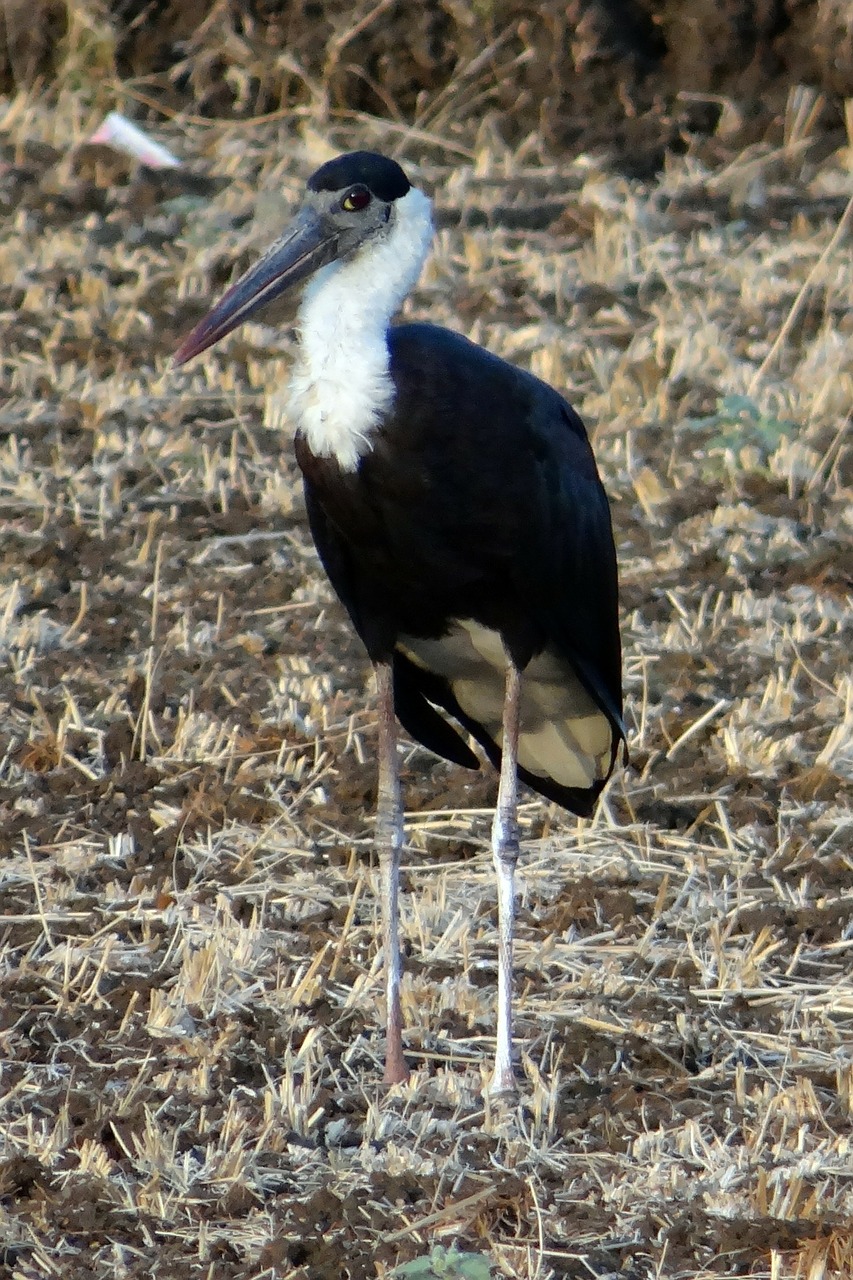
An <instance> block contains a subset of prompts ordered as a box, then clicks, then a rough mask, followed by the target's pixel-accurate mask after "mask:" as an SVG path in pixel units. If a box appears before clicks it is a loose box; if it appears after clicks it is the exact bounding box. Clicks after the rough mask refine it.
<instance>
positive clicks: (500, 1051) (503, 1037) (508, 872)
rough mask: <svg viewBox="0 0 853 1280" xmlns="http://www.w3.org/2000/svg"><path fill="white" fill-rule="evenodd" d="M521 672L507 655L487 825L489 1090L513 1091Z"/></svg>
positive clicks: (499, 1091)
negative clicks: (493, 1030)
mask: <svg viewBox="0 0 853 1280" xmlns="http://www.w3.org/2000/svg"><path fill="white" fill-rule="evenodd" d="M520 711H521V672H520V671H519V670H518V668H517V667H516V665H515V663H514V662H513V661H512V659H511V658H510V657H509V656H507V670H506V693H505V696H504V711H503V745H502V752H503V754H502V757H501V777H500V784H499V786H498V803H497V807H496V808H495V819H494V823H493V824H492V857H493V859H494V863H495V871H496V872H497V877H498V1028H497V1031H498V1034H497V1045H496V1048H495V1069H494V1072H493V1074H492V1080H491V1084H490V1085H489V1092H490V1093H512V1092H514V1091H515V1072H514V1071H513V1067H512V937H513V929H514V925H515V864H516V863H517V862H518V852H519V845H518V816H517V809H518V770H517V766H518V722H519V714H520Z"/></svg>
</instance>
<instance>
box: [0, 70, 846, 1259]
mask: <svg viewBox="0 0 853 1280" xmlns="http://www.w3.org/2000/svg"><path fill="white" fill-rule="evenodd" d="M72 104H73V100H70V99H69V100H68V101H67V102H66V103H65V110H64V111H59V112H56V111H54V112H48V111H46V110H44V109H42V108H40V107H39V106H38V105H36V104H35V103H34V102H33V101H32V100H30V99H24V98H19V99H16V100H15V101H13V102H11V103H10V104H7V106H6V108H5V110H6V117H5V121H4V124H5V130H6V137H7V141H6V142H5V143H4V144H3V146H2V152H1V153H0V216H2V237H0V290H2V291H0V310H2V324H3V342H2V349H0V383H2V388H3V392H4V399H3V404H2V407H0V432H2V440H0V519H2V540H0V574H1V575H2V578H1V579H0V581H1V582H2V597H0V650H2V670H0V761H2V772H0V832H2V835H0V839H2V847H3V860H2V863H0V895H2V919H0V928H2V955H0V963H2V971H0V982H2V1006H0V1037H1V1038H0V1067H1V1068H2V1096H0V1274H4V1273H5V1274H7V1275H9V1276H10V1277H12V1276H14V1277H21V1278H22V1280H23V1278H24V1277H27V1278H29V1277H36V1276H38V1277H42V1276H56V1277H62V1278H63V1280H78V1278H82V1277H84V1276H85V1277H92V1278H95V1280H101V1278H104V1280H106V1278H107V1277H110V1278H111V1277H128V1278H133V1280H135V1278H136V1277H143V1276H151V1275H156V1276H158V1277H169V1278H170V1280H190V1277H193V1278H195V1277H205V1278H208V1280H229V1278H231V1277H250V1276H252V1277H254V1276H257V1277H261V1276H265V1277H278V1276H281V1277H284V1276H287V1277H306V1278H307V1277H311V1278H312V1280H322V1278H324V1277H329V1278H330V1280H331V1278H332V1277H335V1278H337V1277H340V1276H342V1275H343V1276H349V1277H352V1278H361V1277H364V1278H365V1280H366V1278H367V1277H374V1276H377V1275H378V1276H382V1275H388V1274H389V1272H390V1270H391V1268H392V1267H393V1266H394V1265H396V1264H397V1263H399V1262H401V1261H405V1260H408V1259H412V1258H414V1257H415V1256H417V1255H419V1254H423V1253H426V1252H428V1251H429V1249H430V1248H431V1247H432V1246H433V1245H434V1244H435V1243H442V1244H450V1243H452V1242H456V1243H458V1244H459V1246H460V1247H462V1248H464V1249H467V1250H471V1251H474V1252H480V1253H482V1254H484V1255H488V1256H489V1257H490V1258H491V1260H492V1262H493V1264H494V1266H495V1268H496V1270H497V1272H498V1273H499V1274H503V1275H506V1276H514V1277H519V1278H522V1277H523V1278H525V1280H532V1278H533V1277H536V1278H537V1280H540V1278H542V1280H544V1278H545V1277H550V1276H555V1277H562V1276H565V1277H588V1276H597V1277H601V1278H603V1277H608V1276H620V1277H624V1278H625V1280H628V1278H632V1280H650V1278H651V1277H653V1276H654V1277H659V1276H660V1277H691V1278H693V1277H696V1278H701V1277H710V1276H722V1275H744V1276H752V1277H768V1278H769V1277H773V1278H774V1280H781V1278H783V1277H802V1278H803V1280H823V1278H824V1277H827V1278H828V1277H844V1276H848V1277H849V1275H850V1274H851V1272H853V1233H852V1232H851V1226H850V1223H851V1219H853V1162H851V1138H853V1126H851V1107H853V1039H851V1022H853V980H851V976H850V968H851V964H850V952H851V947H853V931H851V915H853V894H852V893H851V848H852V847H853V806H851V776H852V775H853V682H851V669H850V652H851V648H853V635H851V631H852V630H853V627H852V626H851V610H850V585H851V584H850V579H851V558H850V554H851V553H850V545H851V542H850V538H851V511H853V506H852V505H851V498H853V459H851V450H850V439H849V419H850V411H851V405H853V355H851V351H852V350H853V347H851V336H852V335H851V327H852V322H851V312H850V297H851V290H852V289H853V255H852V254H851V238H850V234H849V232H850V218H851V214H850V205H849V197H850V189H851V152H850V149H849V142H848V144H847V145H846V147H845V146H841V145H840V144H841V142H842V141H843V140H842V139H840V138H839V139H838V140H837V141H838V143H839V146H835V145H833V146H832V147H830V148H827V147H826V146H823V145H821V146H818V145H814V144H815V142H816V139H815V137H814V136H813V134H812V132H811V128H812V125H813V123H814V119H815V116H814V113H813V111H812V110H811V107H812V106H813V105H814V99H813V98H810V97H809V95H808V94H805V95H804V94H802V93H799V94H797V93H794V94H792V97H791V100H790V103H789V110H788V114H787V117H786V121H785V125H784V131H781V132H780V137H779V141H778V145H773V146H771V145H770V144H766V145H756V146H754V147H751V148H750V149H749V150H747V151H742V152H726V149H725V148H724V147H722V146H720V145H717V143H716V142H712V143H711V144H708V145H707V146H700V145H699V144H696V145H695V146H691V147H688V149H687V152H686V154H685V155H683V156H681V157H680V158H678V159H672V160H670V161H668V163H667V165H666V167H665V168H664V170H663V171H662V172H661V173H660V175H659V176H658V177H656V178H654V179H650V180H649V181H644V182H641V181H630V180H628V179H626V178H625V177H622V176H619V174H618V172H617V171H616V170H615V169H613V168H611V167H610V166H609V163H608V162H607V161H606V160H600V159H596V157H595V155H586V156H583V157H581V158H580V159H579V160H577V161H571V160H570V159H566V161H565V162H564V163H562V164H537V165H535V166H533V165H529V164H527V165H526V162H525V161H524V160H523V158H521V159H519V157H518V156H514V155H513V154H512V153H510V152H507V151H505V150H503V149H502V148H501V145H500V143H499V142H498V141H497V140H496V139H495V137H491V140H488V139H486V140H484V141H482V142H481V143H480V144H478V146H477V147H476V148H475V151H476V154H475V155H474V160H473V163H471V164H467V163H458V164H457V163H453V164H450V163H446V164H440V163H438V162H437V160H436V150H435V149H434V148H430V147H429V146H428V145H427V144H423V145H421V144H420V143H419V142H418V141H417V137H416V136H415V135H412V136H411V137H410V138H409V139H408V141H407V142H406V145H405V146H401V145H400V135H399V134H394V135H389V134H388V133H383V132H382V127H381V126H379V125H378V124H377V125H376V126H375V130H374V131H371V128H368V127H366V126H365V128H363V129H359V130H358V131H355V130H350V131H347V130H346V129H345V128H344V127H342V126H336V127H334V128H331V129H329V130H328V133H327V138H326V140H324V141H323V142H320V141H319V139H318V135H316V134H314V133H312V132H310V131H309V130H305V131H304V132H300V133H296V132H294V131H292V130H291V128H290V126H288V125H286V124H283V123H281V122H273V123H271V124H267V125H257V126H255V127H252V128H249V127H247V126H236V127H231V128H229V127H224V126H208V127H201V126H197V127H187V128H186V129H185V130H183V131H178V130H177V129H176V128H174V129H172V130H169V129H166V130H164V131H163V136H164V140H165V141H168V142H169V143H170V144H171V145H173V146H174V147H175V148H176V149H178V150H179V151H180V152H181V153H182V154H183V155H185V156H186V157H187V158H188V160H189V162H190V163H189V167H188V170H187V171H186V172H184V171H181V172H179V173H177V174H175V175H171V176H167V177H152V176H145V175H144V174H142V173H138V172H136V171H134V170H132V169H130V168H129V167H128V166H125V165H124V164H123V162H121V161H116V160H115V158H113V157H112V156H111V155H110V153H108V152H105V151H101V150H98V149H91V148H90V149H88V150H86V149H84V150H82V151H72V152H70V153H69V152H68V151H67V148H68V147H69V146H70V145H71V144H72V143H75V142H76V141H79V138H80V137H82V136H85V134H86V133H87V132H88V131H89V129H90V127H94V125H95V124H96V123H97V119H96V118H95V116H94V114H93V115H92V118H91V119H89V118H88V117H86V115H85V112H82V109H81V110H80V111H78V114H77V115H75V114H74V110H73V109H72ZM395 139H396V141H395ZM352 145H374V146H376V145H381V146H385V147H388V148H391V147H393V148H394V149H395V150H396V153H397V154H398V155H399V156H400V158H401V159H405V161H406V162H407V164H409V166H410V167H411V168H412V170H413V171H414V172H416V173H417V176H418V177H419V179H420V180H421V181H422V182H423V183H424V184H425V185H427V186H428V187H429V188H430V189H432V190H433V191H434V192H435V194H436V197H437V202H438V206H439V210H440V215H441V224H442V229H441V231H440V233H439V235H438V238H437V243H436V249H435V253H434V256H433V259H432V261H431V263H430V265H429V267H428V269H427V271H426V273H425V275H424V278H423V279H422V281H421V283H420V285H419V286H418V288H417V290H416V291H415V293H414V295H413V297H412V298H411V299H410V301H409V303H408V304H407V314H411V315H418V316H427V315H428V316H429V317H430V318H431V319H433V320H436V321H438V322H439V323H445V324H448V325H450V326H452V327H455V328H459V329H461V330H462V331H464V332H466V333H468V334H469V335H471V336H472V337H474V338H475V339H476V340H478V341H480V342H482V343H484V344H485V345H487V346H489V347H490V348H491V349H493V350H495V351H497V352H498V353H500V354H501V355H503V356H505V357H507V358H509V359H512V360H515V361H517V362H519V363H521V364H523V365H525V366H527V367H530V368H532V369H533V370H534V371H535V372H536V373H538V374H540V375H542V376H543V377H545V378H546V379H548V380H549V381H551V382H553V383H554V384H555V385H557V386H559V387H565V388H567V389H569V390H570V394H571V397H572V399H573V401H574V403H575V404H576V405H577V406H578V408H579V409H580V410H581V412H582V413H583V415H584V417H585V418H586V420H587V422H588V423H589V425H590V427H591V430H592V432H593V435H594V440H595V447H596V452H597V456H598V459H599V463H600V467H601V470H602V473H603V476H604V478H605V482H606V485H607V488H608V491H609V493H610V495H611V497H612V502H613V510H614V518H615V524H616V533H617V540H618V544H619V549H620V562H621V569H622V598H623V636H624V644H625V672H626V691H627V716H628V723H629V736H630V742H631V753H632V765H631V766H630V768H628V769H626V770H624V771H620V772H619V773H618V774H617V776H616V777H615V779H614V780H613V782H612V784H611V785H610V787H609V789H608V791H607V793H606V796H605V798H604V801H603V803H602V804H601V806H600V809H599V811H598V813H597V815H596V817H595V819H594V820H592V821H590V822H587V823H578V822H575V821H573V820H571V819H570V818H569V817H568V815H566V814H564V813H562V812H560V811H559V810H557V809H556V808H555V807H550V806H547V805H545V804H544V803H541V802H539V801H536V800H533V799H530V798H528V799H527V802H526V803H525V805H524V808H523V836H524V843H525V856H524V864H523V873H522V876H521V904H520V912H521V919H520V924H519V930H518V934H519V938H518V950H517V981H518V999H517V1008H518V1032H519V1039H520V1043H521V1046H522V1049H523V1076H524V1080H523V1086H522V1090H521V1097H520V1101H519V1103H518V1105H517V1106H512V1107H509V1108H497V1107H495V1106H491V1105H489V1103H488V1102H484V1100H483V1097H482V1094H481V1087H482V1084H483V1082H484V1080H485V1078H486V1069H487V1067H488V1059H489V1054H490V1052H491V1050H492V1046H493V1019H494V1006H495V977H496V964H495V888H494V884H493V878H492V871H491V865H490V859H489V854H488V846H487V838H488V818H489V805H490V804H491V802H492V800H493V797H494V783H493V779H492V777H491V776H490V775H489V774H487V773H486V772H485V771H483V772H482V773H481V774H479V775H471V774H466V773H464V772H463V771H460V770H457V769H454V768H452V767H450V766H447V765H445V764H443V763H440V762H437V761H436V760H434V759H433V758H432V757H431V756H429V755H428V754H427V753H426V752H424V751H422V750H420V749H419V748H415V747H411V748H409V749H408V750H407V751H406V764H405V783H406V795H407V803H408V807H409V812H408V816H407V836H408V844H407V851H406V859H405V863H406V865H405V876H404V879H405V890H406V892H405V895H404V901H403V933H404V941H405V949H406V953H407V956H406V966H407V979H406V987H405V996H404V1000H405V1016H406V1024H407V1031H406V1045H407V1050H408V1052H409V1054H410V1059H411V1062H412V1064H413V1067H414V1074H413V1077H412V1080H411V1083H410V1084H409V1085H408V1086H406V1087H400V1088H395V1089H394V1090H392V1091H390V1092H386V1091H385V1090H383V1089H382V1088H381V1087H380V1085H379V1080H380V1077H381V1055H382V1049H383V1045H382V1039H381V1036H380V1035H379V1032H378V1028H379V1026H380V1022H381V985H380V977H379V971H378V962H377V954H376V937H377V916H378V909H377V904H376V889H377V870H376V865H375V861H374V858H373V855H372V849H371V834H370V833H371V817H370V816H371V811H372V808H373V804H374V786H375V783H374V768H373V754H374V742H375V724H374V707H373V695H372V692H371V690H370V687H369V680H368V669H367V664H366V662H365V659H364V656H363V654H362V653H361V651H360V649H359V647H358V645H357V644H356V642H355V641H354V640H353V639H352V636H351V634H350V632H349V629H348V627H347V625H346V623H345V619H344V617H343V614H342V611H341V610H340V608H339V607H338V605H337V604H336V603H335V602H334V601H333V599H332V597H331V594H330V591H329V588H328V587H327V585H326V584H325V582H324V579H323V577H322V574H321V572H320V570H319V567H318V564H317V560H316V557H315V555H314V552H313V549H312V547H311V544H310V538H309V535H308V532H307V528H306V524H305V519H304V513H303V507H302V500H301V495H300V488H299V483H298V477H297V474H296V470H295V466H294V462H293V459H292V454H291V448H290V440H289V430H290V428H289V423H288V421H287V418H286V413H285V410H284V399H283V395H282V392H283V388H284V386H285V383H286V379H287V371H288V367H289V362H290V358H291V355H292V350H293V334H292V330H291V329H290V328H289V327H288V325H287V323H286V322H285V323H284V324H283V327H282V328H281V329H275V330H274V329H271V328H268V327H263V326H259V325H254V326H250V327H247V328H246V329H245V330H243V331H242V332H241V333H239V334H237V335H235V336H234V337H233V338H232V339H230V340H229V342H228V343H225V344H223V345H222V346H221V347H220V348H217V349H216V350H215V351H213V352H212V353H210V354H209V355H207V356H205V357H204V358H203V359H202V360H200V361H198V362H196V363H195V364H193V365H192V366H191V367H190V368H189V369H188V370H187V371H185V372H184V371H182V372H180V373H178V372H175V371H173V370H172V369H171V368H170V366H169V355H170V353H171V351H172V350H173V349H174V347H175V345H176V342H177V339H178V338H179V336H180V335H181V334H183V333H184V332H185V331H186V330H187V329H188V328H189V327H190V326H191V325H192V323H193V322H194V321H195V319H197V318H198V316H199V315H200V314H201V312H202V310H203V309H205V307H206V305H207V303H208V302H209V300H210V299H211V297H212V296H213V295H214V294H215V293H216V292H217V291H218V290H220V289H221V288H222V286H223V284H224V282H225V281H226V280H227V279H228V278H229V276H230V274H231V271H232V268H233V267H234V266H235V264H236V265H237V266H244V265H245V264H246V263H247V262H248V261H249V259H250V256H251V255H252V253H254V252H255V251H256V249H257V247H258V246H259V245H261V244H262V243H264V241H265V240H266V239H268V238H269V237H270V236H271V235H272V234H273V233H274V232H275V230H276V229H277V228H279V227H280V226H281V224H282V221H283V219H284V218H285V216H286V212H287V209H288V208H289V207H290V206H291V204H292V203H293V202H294V201H295V199H296V196H297V193H298V191H299V188H300V186H301V183H302V181H303V180H304V177H305V176H306V174H307V173H308V172H309V171H310V170H311V169H312V168H313V167H314V166H315V165H316V164H317V163H319V161H320V160H322V159H324V158H325V157H326V155H327V154H330V152H331V150H337V149H343V148H345V147H347V146H352ZM4 1269H5V1271H4Z"/></svg>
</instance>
